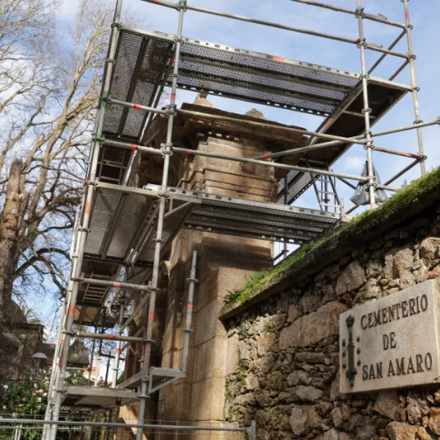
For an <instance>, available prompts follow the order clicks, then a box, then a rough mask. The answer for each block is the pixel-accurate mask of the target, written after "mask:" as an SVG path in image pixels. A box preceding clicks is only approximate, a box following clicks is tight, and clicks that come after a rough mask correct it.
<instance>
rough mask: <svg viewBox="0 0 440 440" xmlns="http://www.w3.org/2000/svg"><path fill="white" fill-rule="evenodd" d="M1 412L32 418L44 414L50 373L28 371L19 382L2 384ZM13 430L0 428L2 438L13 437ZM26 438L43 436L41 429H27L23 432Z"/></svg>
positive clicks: (22, 435) (22, 434)
mask: <svg viewBox="0 0 440 440" xmlns="http://www.w3.org/2000/svg"><path fill="white" fill-rule="evenodd" d="M0 386H1V388H2V393H1V394H0V395H1V397H0V408H1V409H0V413H3V414H5V415H8V416H9V417H11V416H12V417H16V418H21V419H26V418H27V419H30V418H34V417H36V416H37V417H41V416H42V415H44V412H45V410H46V405H47V392H48V389H49V373H48V372H47V371H45V370H41V371H40V373H39V374H36V373H35V372H32V371H26V372H25V373H24V374H23V375H22V376H21V377H20V378H19V380H18V381H17V382H13V383H10V384H0ZM10 435H11V431H6V430H0V438H11V437H10ZM21 437H22V438H23V439H26V440H35V439H40V438H41V429H38V430H35V429H26V430H23V431H22V433H21Z"/></svg>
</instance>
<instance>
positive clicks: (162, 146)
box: [160, 143, 174, 156]
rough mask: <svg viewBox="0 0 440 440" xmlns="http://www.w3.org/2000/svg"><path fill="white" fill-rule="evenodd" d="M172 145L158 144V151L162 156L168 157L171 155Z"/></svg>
mask: <svg viewBox="0 0 440 440" xmlns="http://www.w3.org/2000/svg"><path fill="white" fill-rule="evenodd" d="M173 146H174V145H173V144H172V143H166V144H160V151H161V152H162V154H164V155H165V154H168V155H169V156H172V155H173Z"/></svg>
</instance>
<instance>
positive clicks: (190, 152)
mask: <svg viewBox="0 0 440 440" xmlns="http://www.w3.org/2000/svg"><path fill="white" fill-rule="evenodd" d="M173 151H175V152H180V153H185V154H187V155H188V156H204V157H212V158H215V159H224V160H232V161H234V162H243V163H253V164H255V165H262V166H264V167H273V168H280V169H283V170H292V171H302V172H304V173H316V174H321V175H323V176H336V177H338V176H340V177H344V178H345V179H350V180H357V181H358V182H366V181H368V177H362V176H354V175H352V174H344V173H336V172H333V171H327V170H324V169H321V168H307V167H299V166H295V165H285V164H283V163H274V162H267V161H264V160H257V159H247V158H245V157H235V156H227V155H225V154H217V153H209V152H207V151H198V150H188V149H185V148H180V147H173Z"/></svg>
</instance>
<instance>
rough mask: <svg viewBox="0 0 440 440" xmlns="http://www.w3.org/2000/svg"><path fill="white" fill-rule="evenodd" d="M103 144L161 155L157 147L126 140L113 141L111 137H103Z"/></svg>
mask: <svg viewBox="0 0 440 440" xmlns="http://www.w3.org/2000/svg"><path fill="white" fill-rule="evenodd" d="M102 144H103V145H109V146H111V147H118V148H123V149H125V150H131V151H141V152H144V153H150V154H156V155H157V156H162V152H161V151H160V150H158V149H157V148H151V147H144V146H142V145H136V144H127V143H126V142H119V141H113V140H111V139H103V141H102Z"/></svg>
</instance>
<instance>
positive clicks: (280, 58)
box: [272, 57, 286, 63]
mask: <svg viewBox="0 0 440 440" xmlns="http://www.w3.org/2000/svg"><path fill="white" fill-rule="evenodd" d="M272 59H273V60H274V61H280V62H282V63H284V61H286V59H285V58H283V57H272Z"/></svg>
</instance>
